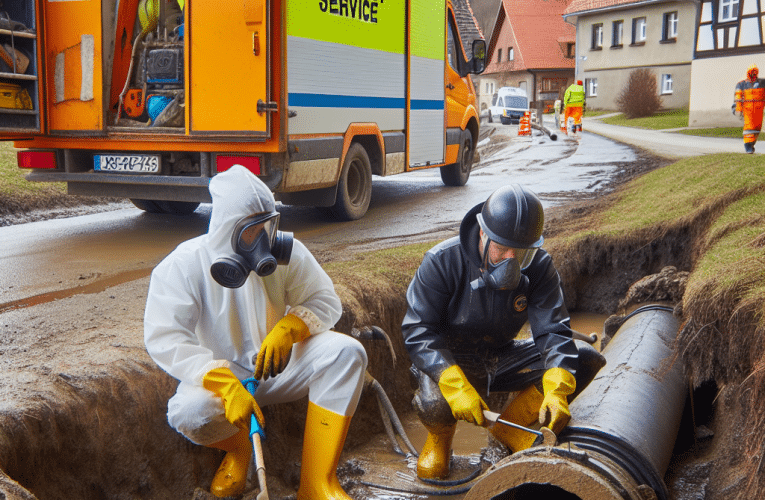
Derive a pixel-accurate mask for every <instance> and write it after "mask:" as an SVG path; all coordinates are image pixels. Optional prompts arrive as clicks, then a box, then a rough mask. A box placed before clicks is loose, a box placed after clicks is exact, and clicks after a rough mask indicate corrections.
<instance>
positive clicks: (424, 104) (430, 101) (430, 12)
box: [407, 0, 446, 167]
mask: <svg viewBox="0 0 765 500" xmlns="http://www.w3.org/2000/svg"><path fill="white" fill-rule="evenodd" d="M410 8H411V11H410V21H409V28H410V29H409V37H410V38H409V47H410V50H409V61H408V63H407V66H408V67H409V74H410V77H409V92H408V94H409V109H410V112H409V123H408V124H407V130H408V134H409V140H408V144H409V166H410V167H419V166H426V165H429V164H438V163H443V161H444V143H445V133H446V132H445V130H446V129H445V125H444V123H445V119H444V99H445V88H444V53H445V47H446V44H445V43H444V33H445V32H444V29H445V27H446V7H445V2H444V0H441V1H433V0H412V2H411V4H410Z"/></svg>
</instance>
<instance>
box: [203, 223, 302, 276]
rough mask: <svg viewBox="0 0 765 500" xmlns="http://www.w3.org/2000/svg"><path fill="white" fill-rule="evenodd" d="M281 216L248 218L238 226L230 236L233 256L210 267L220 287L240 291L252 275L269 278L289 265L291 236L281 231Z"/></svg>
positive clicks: (222, 259) (224, 258) (223, 258)
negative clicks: (277, 270) (279, 269)
mask: <svg viewBox="0 0 765 500" xmlns="http://www.w3.org/2000/svg"><path fill="white" fill-rule="evenodd" d="M279 217H280V214H279V213H278V212H266V213H259V214H255V215H250V216H249V217H245V218H243V219H242V220H240V221H239V222H237V224H236V226H235V227H234V233H233V234H232V235H231V246H232V247H233V248H234V252H235V253H234V255H226V256H223V257H219V258H218V259H216V260H215V262H213V264H212V266H210V274H212V277H213V279H214V280H215V281H216V282H218V284H219V285H221V286H225V287H226V288H239V287H241V286H242V285H244V282H245V281H247V277H248V276H249V275H250V273H251V272H252V271H255V274H257V275H258V276H268V275H269V274H272V273H273V272H274V271H275V270H276V266H277V265H286V264H289V262H290V256H291V255H292V244H293V237H292V233H285V232H282V231H279V230H278V227H279Z"/></svg>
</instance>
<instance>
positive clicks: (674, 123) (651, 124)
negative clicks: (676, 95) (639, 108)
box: [588, 109, 688, 130]
mask: <svg viewBox="0 0 765 500" xmlns="http://www.w3.org/2000/svg"><path fill="white" fill-rule="evenodd" d="M588 115H589V113H588ZM601 121H602V122H603V123H608V124H609V125H619V126H622V127H638V128H648V129H652V130H664V129H668V128H680V127H687V126H688V110H687V109H673V110H670V111H662V112H659V113H656V114H655V115H653V116H647V117H645V118H630V119H628V118H626V117H625V116H624V115H623V114H618V115H616V116H610V117H608V118H603V119H602V120H601Z"/></svg>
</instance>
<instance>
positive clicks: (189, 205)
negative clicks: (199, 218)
mask: <svg viewBox="0 0 765 500" xmlns="http://www.w3.org/2000/svg"><path fill="white" fill-rule="evenodd" d="M130 201H131V202H133V205H135V206H136V207H138V208H140V209H141V210H143V211H144V212H148V213H150V214H171V215H189V214H191V213H193V212H194V210H196V209H197V207H198V206H199V203H198V202H194V201H164V200H162V201H159V200H157V201H155V200H139V199H135V198H131V199H130Z"/></svg>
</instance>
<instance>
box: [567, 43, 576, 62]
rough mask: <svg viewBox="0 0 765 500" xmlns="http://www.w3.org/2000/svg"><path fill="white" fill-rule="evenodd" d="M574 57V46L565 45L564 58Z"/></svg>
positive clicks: (570, 44)
mask: <svg viewBox="0 0 765 500" xmlns="http://www.w3.org/2000/svg"><path fill="white" fill-rule="evenodd" d="M575 55H576V44H573V43H567V44H566V57H568V58H571V57H574V56H575Z"/></svg>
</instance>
